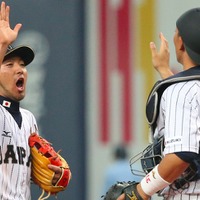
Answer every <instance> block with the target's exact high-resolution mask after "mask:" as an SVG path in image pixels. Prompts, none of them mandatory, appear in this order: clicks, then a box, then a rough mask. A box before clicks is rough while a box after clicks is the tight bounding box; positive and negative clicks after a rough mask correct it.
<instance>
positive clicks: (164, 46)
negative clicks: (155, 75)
mask: <svg viewBox="0 0 200 200" xmlns="http://www.w3.org/2000/svg"><path fill="white" fill-rule="evenodd" d="M159 37H160V40H161V44H160V49H159V51H157V48H156V45H155V43H154V42H150V50H151V56H152V64H153V66H154V68H155V69H156V70H157V71H158V72H159V74H160V76H161V77H162V78H163V79H164V78H167V77H169V76H171V75H173V73H172V71H171V70H170V67H169V60H170V52H169V46H168V42H167V40H166V38H165V37H164V35H163V34H162V33H160V34H159Z"/></svg>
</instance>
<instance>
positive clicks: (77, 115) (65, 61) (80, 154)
mask: <svg viewBox="0 0 200 200" xmlns="http://www.w3.org/2000/svg"><path fill="white" fill-rule="evenodd" d="M6 3H7V4H9V5H10V6H11V17H10V20H11V24H12V25H13V26H14V25H15V24H16V23H18V22H20V23H22V24H23V27H22V30H21V31H20V35H19V38H18V40H17V41H16V42H15V43H16V45H17V44H28V45H30V46H32V47H33V49H34V50H35V52H36V58H35V60H34V62H33V63H32V64H31V66H30V67H28V70H29V81H28V90H27V97H26V99H25V100H24V101H23V102H22V106H23V107H26V108H28V109H30V110H31V111H32V112H33V113H34V114H35V116H36V117H37V120H38V125H39V128H40V133H41V134H42V135H43V136H45V137H46V138H47V139H48V140H50V141H51V142H52V143H53V145H54V147H55V149H57V150H59V149H61V150H62V151H61V154H62V155H63V156H64V157H65V158H66V159H67V161H68V162H69V165H70V166H71V170H72V174H73V175H72V180H71V183H70V185H69V187H68V189H67V190H66V191H65V192H62V193H60V194H59V195H58V199H62V200H64V199H69V200H72V199H73V200H75V199H81V200H100V199H101V198H100V197H101V195H102V193H101V191H102V187H103V182H104V171H105V169H106V168H107V166H109V165H110V164H111V163H112V161H113V159H112V153H111V152H112V150H113V147H114V146H115V145H116V144H119V143H123V144H126V146H127V148H128V150H129V154H130V155H132V156H133V155H136V154H137V153H139V152H140V151H142V150H143V149H144V148H145V147H146V146H147V144H148V125H147V123H146V118H145V103H146V98H147V95H148V92H149V91H150V89H151V87H152V85H153V83H154V82H155V81H156V80H157V79H158V78H159V77H158V76H157V74H156V73H155V71H154V69H153V67H152V64H151V55H150V50H149V42H150V41H154V42H155V43H156V44H157V46H159V37H158V35H159V32H163V34H164V35H165V37H166V38H167V40H168V42H169V46H170V53H171V60H170V64H171V66H172V67H173V68H176V69H177V70H181V68H180V66H179V64H178V63H177V61H176V58H175V54H174V49H173V34H174V31H175V22H176V19H177V18H178V17H179V15H180V14H182V12H184V11H185V10H187V9H189V8H193V7H197V6H200V2H199V0H190V1H182V0H176V1H174V0H54V1H53V0H42V1H41V0H40V1H35V0H29V1H27V0H17V1H9V0H7V1H6ZM131 178H132V177H130V179H131ZM40 192H41V190H40V189H39V188H38V187H37V186H35V185H33V187H32V196H33V199H34V200H35V199H37V197H38V196H39V194H40ZM50 199H54V197H51V198H50Z"/></svg>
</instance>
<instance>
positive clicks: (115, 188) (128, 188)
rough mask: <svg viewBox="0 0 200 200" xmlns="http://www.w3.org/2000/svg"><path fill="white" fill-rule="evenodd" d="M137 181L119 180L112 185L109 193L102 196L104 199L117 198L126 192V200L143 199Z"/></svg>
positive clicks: (111, 199)
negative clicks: (138, 190)
mask: <svg viewBox="0 0 200 200" xmlns="http://www.w3.org/2000/svg"><path fill="white" fill-rule="evenodd" d="M137 184H138V183H137V182H135V181H133V182H131V181H129V182H117V183H116V184H114V185H112V186H111V187H110V188H109V190H108V191H107V193H106V194H105V195H104V196H102V198H103V200H117V198H118V197H119V196H120V195H121V194H122V193H125V200H142V197H141V196H140V195H139V193H138V192H137V188H136V186H137Z"/></svg>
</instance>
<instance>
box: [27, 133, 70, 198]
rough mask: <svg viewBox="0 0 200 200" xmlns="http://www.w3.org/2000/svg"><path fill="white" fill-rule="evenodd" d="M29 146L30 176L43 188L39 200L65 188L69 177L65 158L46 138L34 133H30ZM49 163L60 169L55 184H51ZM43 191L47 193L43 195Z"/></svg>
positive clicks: (51, 177) (51, 172)
mask: <svg viewBox="0 0 200 200" xmlns="http://www.w3.org/2000/svg"><path fill="white" fill-rule="evenodd" d="M29 146H30V149H31V157H32V165H31V176H32V179H33V182H34V183H36V184H37V185H39V187H40V188H42V189H43V192H42V194H41V196H40V197H39V200H42V199H47V198H48V197H49V196H50V195H52V194H57V193H58V192H60V191H63V190H65V188H66V187H67V185H68V184H69V181H70V179H71V171H70V168H69V165H68V164H67V162H66V161H65V159H64V158H62V156H61V155H59V153H57V152H55V150H54V149H53V147H52V146H51V144H50V143H49V142H48V141H47V140H45V139H44V138H42V137H41V136H39V135H38V134H36V133H32V134H31V135H30V137H29ZM49 164H52V165H56V166H59V167H60V168H61V169H62V174H61V176H60V178H59V180H58V181H57V183H56V184H55V185H53V184H52V180H53V177H54V172H53V171H52V170H50V169H49V168H48V165H49ZM45 192H46V193H48V195H47V196H46V197H44V194H45Z"/></svg>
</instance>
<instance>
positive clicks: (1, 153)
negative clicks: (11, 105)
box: [0, 105, 37, 200]
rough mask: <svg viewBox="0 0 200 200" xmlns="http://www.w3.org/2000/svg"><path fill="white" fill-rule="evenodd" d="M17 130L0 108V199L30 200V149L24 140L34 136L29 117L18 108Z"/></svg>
mask: <svg viewBox="0 0 200 200" xmlns="http://www.w3.org/2000/svg"><path fill="white" fill-rule="evenodd" d="M20 112H21V115H22V125H21V129H20V128H19V127H18V125H17V123H16V122H15V120H14V118H13V117H12V115H11V114H10V113H9V112H8V111H7V110H6V109H5V108H4V107H3V106H1V105H0V187H1V188H0V199H1V200H30V199H31V194H30V176H31V164H30V148H29V146H28V137H29V136H30V134H31V133H32V132H37V125H36V120H35V117H34V116H33V114H32V113H31V112H29V111H27V110H25V109H22V108H20Z"/></svg>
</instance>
